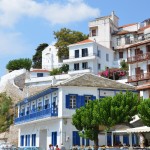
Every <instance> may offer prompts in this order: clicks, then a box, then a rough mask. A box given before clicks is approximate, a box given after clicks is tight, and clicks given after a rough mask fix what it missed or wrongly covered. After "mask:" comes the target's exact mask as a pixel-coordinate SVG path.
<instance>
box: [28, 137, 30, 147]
mask: <svg viewBox="0 0 150 150" xmlns="http://www.w3.org/2000/svg"><path fill="white" fill-rule="evenodd" d="M28 146H30V135H28Z"/></svg>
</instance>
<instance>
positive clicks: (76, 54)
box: [74, 49, 79, 58]
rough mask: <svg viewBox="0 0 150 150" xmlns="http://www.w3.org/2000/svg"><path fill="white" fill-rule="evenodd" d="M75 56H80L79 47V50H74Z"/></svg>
mask: <svg viewBox="0 0 150 150" xmlns="http://www.w3.org/2000/svg"><path fill="white" fill-rule="evenodd" d="M77 52H78V53H77ZM74 57H75V58H79V49H77V50H75V51H74Z"/></svg>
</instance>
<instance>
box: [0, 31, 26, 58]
mask: <svg viewBox="0 0 150 150" xmlns="http://www.w3.org/2000/svg"><path fill="white" fill-rule="evenodd" d="M0 41H1V42H0V54H1V57H2V56H12V55H13V56H19V55H23V54H26V53H27V50H29V46H27V44H26V43H25V42H24V41H23V40H22V35H21V34H20V33H17V32H11V33H6V32H5V33H4V32H0Z"/></svg>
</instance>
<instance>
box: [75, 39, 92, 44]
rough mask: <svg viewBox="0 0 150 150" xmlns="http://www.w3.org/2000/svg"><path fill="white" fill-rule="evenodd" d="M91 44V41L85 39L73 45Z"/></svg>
mask: <svg viewBox="0 0 150 150" xmlns="http://www.w3.org/2000/svg"><path fill="white" fill-rule="evenodd" d="M91 42H94V41H92V40H90V39H86V40H83V41H80V42H77V43H75V44H83V43H91Z"/></svg>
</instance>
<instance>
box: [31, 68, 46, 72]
mask: <svg viewBox="0 0 150 150" xmlns="http://www.w3.org/2000/svg"><path fill="white" fill-rule="evenodd" d="M30 72H49V71H48V70H44V69H33V70H31V71H30Z"/></svg>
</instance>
